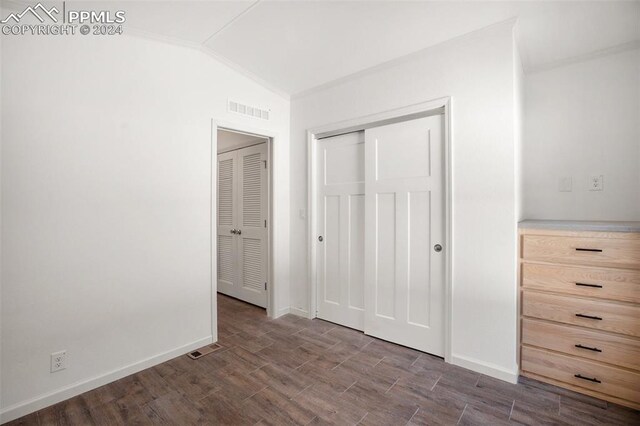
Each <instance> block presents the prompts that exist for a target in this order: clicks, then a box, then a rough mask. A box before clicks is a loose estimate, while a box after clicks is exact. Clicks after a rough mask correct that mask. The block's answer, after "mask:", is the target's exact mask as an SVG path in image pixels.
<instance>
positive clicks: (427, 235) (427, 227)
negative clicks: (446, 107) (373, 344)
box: [364, 115, 446, 356]
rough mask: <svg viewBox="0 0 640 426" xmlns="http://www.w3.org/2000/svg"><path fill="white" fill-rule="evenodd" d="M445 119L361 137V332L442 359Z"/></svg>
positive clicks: (421, 121) (433, 118)
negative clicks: (362, 167)
mask: <svg viewBox="0 0 640 426" xmlns="http://www.w3.org/2000/svg"><path fill="white" fill-rule="evenodd" d="M442 129H443V116H442V115H436V116H431V117H426V118H421V119H416V120H411V121H406V122H401V123H396V124H390V125H386V126H381V127H376V128H372V129H367V130H366V131H365V166H366V169H365V196H366V201H365V202H366V206H365V227H366V229H365V231H366V234H365V235H366V237H365V282H366V283H367V285H366V287H365V327H364V329H365V333H367V334H370V335H372V336H375V337H379V338H381V339H384V340H388V341H391V342H395V343H398V344H401V345H405V346H409V347H412V348H415V349H418V350H421V351H424V352H428V353H431V354H434V355H438V356H444V303H445V292H444V265H445V251H444V250H443V249H441V248H440V247H441V246H444V245H445V243H446V242H445V241H444V236H445V232H444V205H445V203H444V166H443V161H444V157H443V142H444V139H443V131H442Z"/></svg>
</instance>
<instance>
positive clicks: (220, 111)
mask: <svg viewBox="0 0 640 426" xmlns="http://www.w3.org/2000/svg"><path fill="white" fill-rule="evenodd" d="M229 97H231V98H233V99H243V100H246V101H247V102H251V103H254V104H257V105H265V106H267V107H269V108H270V109H271V117H272V119H271V121H270V122H266V121H261V120H256V119H252V118H242V117H240V116H237V115H228V114H227V113H226V102H227V98H229ZM1 106H2V123H3V124H4V126H3V128H2V164H1V165H2V175H1V183H2V208H1V209H0V213H1V214H2V228H1V231H2V246H1V250H2V259H1V260H2V266H3V268H2V275H1V279H2V318H1V323H2V329H1V332H2V351H1V353H2V365H1V369H0V371H1V374H2V390H1V395H2V406H1V409H2V420H3V421H6V420H9V419H11V418H14V417H17V416H18V415H22V414H25V413H27V412H29V411H33V410H35V409H37V408H40V407H42V406H44V405H48V404H49V403H53V402H56V401H57V400H59V399H61V398H64V397H68V396H71V395H72V394H75V393H77V392H80V391H83V390H86V389H87V388H90V387H92V386H96V385H98V384H101V383H102V382H106V381H109V380H112V379H114V378H117V377H118V376H121V375H124V374H126V373H130V372H132V371H133V370H136V369H139V368H142V367H144V366H147V365H148V364H150V363H157V362H159V361H162V360H163V359H164V358H166V357H167V356H176V355H178V354H180V353H184V352H187V351H188V350H189V349H190V348H192V347H194V346H201V345H203V344H205V343H207V342H208V341H210V340H211V338H212V326H211V324H212V323H211V315H212V312H211V303H210V301H211V298H212V294H211V268H212V266H211V263H212V253H211V249H210V236H211V228H210V223H211V217H210V207H211V199H212V194H211V184H212V182H211V159H212V155H211V152H212V147H211V139H212V135H211V119H212V118H217V119H223V120H225V121H226V122H237V123H239V124H241V125H249V126H251V127H263V128H265V129H267V130H270V131H271V132H277V133H278V137H277V138H276V141H275V147H274V149H275V153H274V156H275V167H274V168H275V170H276V174H275V176H274V180H275V185H276V193H275V194H274V196H275V205H276V206H275V208H276V215H275V226H274V232H275V234H276V241H275V244H276V250H275V255H276V257H277V259H278V261H277V263H276V269H275V274H276V281H277V284H276V285H277V286H278V292H277V297H278V300H277V308H280V307H284V308H288V306H289V300H288V299H289V288H288V281H287V280H288V273H289V270H288V265H289V259H288V256H289V247H288V231H289V225H288V213H289V204H288V186H289V183H288V170H287V165H288V163H289V157H288V153H289V143H288V139H289V101H288V100H285V99H283V98H281V97H279V96H277V95H275V94H273V93H272V92H269V91H268V90H266V89H263V88H262V87H260V86H259V85H258V84H256V83H254V82H253V81H251V80H249V79H247V78H245V77H243V76H241V75H239V74H238V73H236V72H235V71H232V70H230V69H229V68H227V67H226V66H223V65H221V64H220V63H218V62H216V61H215V60H214V59H212V58H211V57H209V56H207V55H205V54H204V53H202V52H200V51H197V50H194V49H188V48H184V47H178V46H172V45H169V44H163V43H159V42H155V41H150V40H145V39H141V38H134V37H128V36H122V37H102V38H100V37H89V36H87V37H84V36H78V37H52V38H47V37H42V36H40V37H29V36H24V37H23V36H19V37H16V36H14V37H4V40H3V45H2V105H1ZM214 152H215V151H214ZM213 199H215V195H214V196H213ZM213 268H214V274H215V265H213ZM214 276H215V275H214ZM276 311H277V310H276ZM214 314H215V313H214ZM63 349H64V350H66V351H67V358H68V368H67V369H66V370H64V371H61V372H57V373H54V374H51V373H49V354H50V353H51V352H54V351H58V350H63Z"/></svg>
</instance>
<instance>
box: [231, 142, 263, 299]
mask: <svg viewBox="0 0 640 426" xmlns="http://www.w3.org/2000/svg"><path fill="white" fill-rule="evenodd" d="M236 152H237V153H238V177H239V179H238V221H237V222H238V224H237V226H238V228H237V235H236V237H237V241H238V282H239V283H240V286H239V291H240V294H239V295H238V296H237V297H238V298H240V299H242V300H245V301H247V302H249V303H253V304H254V305H258V306H262V307H263V308H266V307H267V144H266V143H263V144H260V145H255V146H251V147H248V148H244V149H240V150H238V151H236Z"/></svg>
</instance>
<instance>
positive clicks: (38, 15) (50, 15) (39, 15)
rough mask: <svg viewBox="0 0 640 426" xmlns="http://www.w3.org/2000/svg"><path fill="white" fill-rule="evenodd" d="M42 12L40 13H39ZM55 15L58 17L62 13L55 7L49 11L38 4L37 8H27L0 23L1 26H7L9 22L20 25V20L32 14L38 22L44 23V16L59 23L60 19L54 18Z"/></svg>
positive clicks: (11, 14)
mask: <svg viewBox="0 0 640 426" xmlns="http://www.w3.org/2000/svg"><path fill="white" fill-rule="evenodd" d="M38 12H40V13H38ZM54 13H55V14H56V15H57V14H58V13H60V11H59V10H58V9H57V8H56V7H55V6H54V7H52V8H51V9H47V8H46V7H44V6H43V5H42V3H38V4H37V5H35V6H33V7H32V6H27V8H26V9H25V10H23V11H22V12H21V13H17V14H16V13H10V14H9V16H7V17H6V18H5V19H3V20H2V21H0V24H6V23H8V22H9V21H11V20H13V21H15V23H16V24H17V23H20V20H21V19H22V18H23V17H24V16H25V15H28V14H31V15H33V16H35V17H36V18H37V19H38V21H40V22H42V23H44V18H43V17H42V15H44V16H47V17H48V18H49V19H50V20H52V21H53V22H56V23H57V22H58V18H56V17H55V16H54Z"/></svg>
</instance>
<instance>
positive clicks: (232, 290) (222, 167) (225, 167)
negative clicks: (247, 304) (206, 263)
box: [217, 151, 238, 297]
mask: <svg viewBox="0 0 640 426" xmlns="http://www.w3.org/2000/svg"><path fill="white" fill-rule="evenodd" d="M237 168H238V167H237V155H236V152H233V151H232V152H228V153H224V154H220V155H218V200H217V206H218V224H217V235H218V250H217V269H218V291H219V292H220V293H223V294H227V295H229V296H233V297H237V294H238V288H237V287H238V273H237V268H238V264H237V255H236V253H237V241H236V238H235V235H234V234H233V233H232V231H233V230H235V228H236V216H237V191H236V186H237V184H236V172H237Z"/></svg>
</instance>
